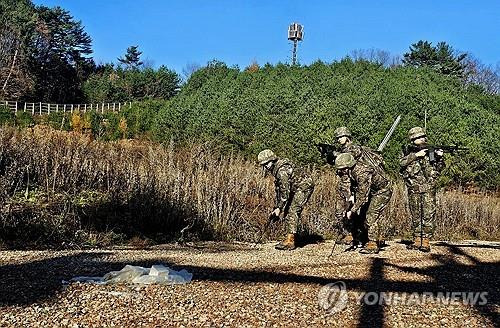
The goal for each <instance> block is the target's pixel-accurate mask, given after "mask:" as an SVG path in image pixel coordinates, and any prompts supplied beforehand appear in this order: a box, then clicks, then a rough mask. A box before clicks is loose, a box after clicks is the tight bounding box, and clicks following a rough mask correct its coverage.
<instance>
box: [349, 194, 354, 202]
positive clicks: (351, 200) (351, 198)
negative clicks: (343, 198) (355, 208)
mask: <svg viewBox="0 0 500 328" xmlns="http://www.w3.org/2000/svg"><path fill="white" fill-rule="evenodd" d="M348 201H349V202H350V203H353V204H354V195H351V197H349V200H348Z"/></svg>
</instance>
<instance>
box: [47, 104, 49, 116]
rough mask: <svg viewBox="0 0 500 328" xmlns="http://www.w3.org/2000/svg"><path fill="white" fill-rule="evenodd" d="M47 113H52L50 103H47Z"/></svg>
mask: <svg viewBox="0 0 500 328" xmlns="http://www.w3.org/2000/svg"><path fill="white" fill-rule="evenodd" d="M47 114H49V115H50V103H48V104H47Z"/></svg>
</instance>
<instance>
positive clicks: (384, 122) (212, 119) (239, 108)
mask: <svg viewBox="0 0 500 328" xmlns="http://www.w3.org/2000/svg"><path fill="white" fill-rule="evenodd" d="M499 99H500V97H499V96H491V95H486V94H483V93H481V92H479V91H477V90H476V89H474V88H472V89H470V90H468V89H465V88H464V87H463V85H462V84H461V83H460V82H459V81H458V80H455V79H453V78H451V77H446V76H444V75H441V74H439V73H436V72H434V71H432V70H430V69H422V68H410V67H396V68H383V67H381V66H380V65H376V64H373V63H369V62H365V61H356V62H353V61H351V60H350V59H345V60H342V61H341V62H338V63H333V64H325V63H322V62H316V63H314V64H312V65H310V66H303V67H298V66H295V67H291V66H288V65H283V64H278V65H276V66H271V65H265V66H264V67H262V68H261V69H259V70H253V71H249V70H247V71H240V70H239V69H237V68H229V67H227V66H226V65H225V64H223V63H220V62H212V63H210V64H209V65H208V66H207V67H206V68H203V69H201V70H199V71H197V72H195V73H194V74H193V75H192V77H191V78H190V80H189V81H188V82H187V84H186V85H185V86H184V87H183V89H182V90H181V92H180V94H179V95H178V96H176V97H174V98H173V99H172V100H171V102H169V103H166V104H165V105H164V106H162V108H161V109H160V111H159V114H158V117H157V120H156V123H155V125H154V127H153V131H154V133H155V136H156V138H158V139H159V140H163V141H167V140H170V139H174V140H176V141H179V142H191V141H193V140H195V141H197V142H203V141H207V140H216V141H217V142H218V144H219V145H221V147H223V148H228V149H233V150H238V151H243V152H244V153H245V154H247V155H255V154H256V153H257V152H258V151H259V150H261V149H263V148H265V147H270V148H273V149H275V150H276V151H278V153H279V154H280V155H284V156H289V157H291V158H293V159H296V160H298V161H301V162H318V161H319V156H318V153H317V152H316V150H315V148H314V143H316V142H329V141H331V140H332V135H333V131H334V130H335V128H336V127H338V126H340V125H346V126H348V127H349V128H350V129H351V130H352V132H353V134H354V136H355V138H356V139H357V141H358V142H360V143H362V144H366V145H368V146H372V147H376V146H377V145H378V143H379V142H380V141H381V140H382V138H383V137H384V135H385V133H386V131H387V129H388V128H389V127H390V126H391V124H392V122H393V120H394V119H395V118H396V116H397V115H399V114H401V115H402V121H401V124H400V125H399V127H398V129H397V130H396V131H395V134H394V135H393V137H392V139H391V140H390V142H389V145H388V146H387V148H386V149H385V150H384V156H385V158H386V160H387V163H388V166H389V167H390V169H391V170H392V171H393V172H395V171H396V170H397V168H398V164H397V157H398V156H399V154H400V151H401V146H402V145H404V144H405V143H406V142H407V131H408V129H409V128H411V127H412V126H415V125H421V126H423V125H424V116H425V109H427V113H428V120H427V130H428V134H429V137H430V140H431V142H435V143H440V144H441V143H446V144H458V145H462V146H467V147H470V151H469V152H468V153H464V154H460V155H459V156H455V157H454V159H453V160H452V159H451V158H447V163H448V166H447V169H446V171H445V180H446V181H444V182H453V183H455V184H463V183H466V182H469V181H475V182H476V183H479V184H481V185H482V186H486V187H490V188H496V187H498V186H499V185H500V175H499V174H498V173H499V172H500V153H499V150H500V141H499V138H498V136H500V115H499V110H500V100H499Z"/></svg>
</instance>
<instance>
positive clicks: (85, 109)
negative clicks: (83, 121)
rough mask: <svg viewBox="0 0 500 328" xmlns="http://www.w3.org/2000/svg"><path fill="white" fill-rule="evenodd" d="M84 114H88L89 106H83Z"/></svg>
mask: <svg viewBox="0 0 500 328" xmlns="http://www.w3.org/2000/svg"><path fill="white" fill-rule="evenodd" d="M83 112H84V113H86V112H87V104H85V105H83Z"/></svg>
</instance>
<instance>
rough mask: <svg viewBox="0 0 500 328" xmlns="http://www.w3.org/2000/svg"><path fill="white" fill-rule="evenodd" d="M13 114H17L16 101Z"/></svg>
mask: <svg viewBox="0 0 500 328" xmlns="http://www.w3.org/2000/svg"><path fill="white" fill-rule="evenodd" d="M14 113H15V114H17V101H16V107H15V109H14Z"/></svg>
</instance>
